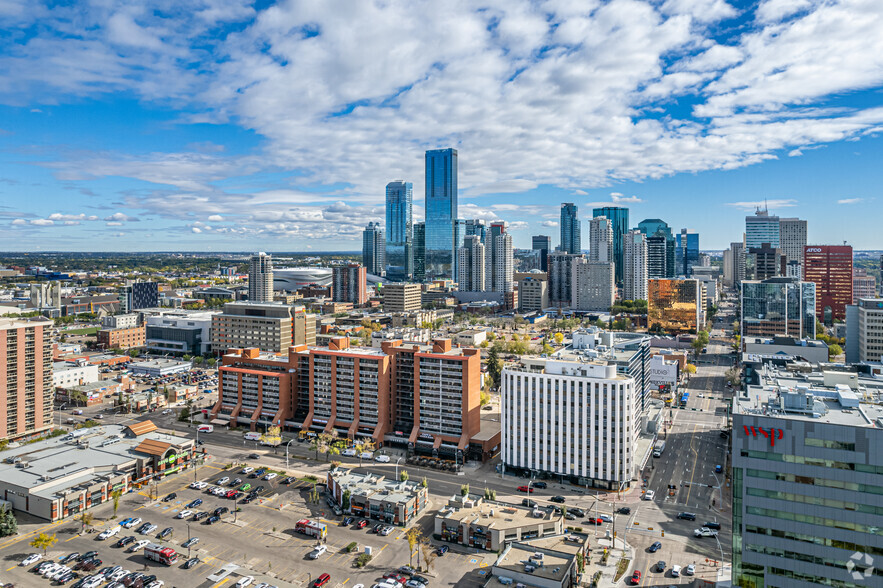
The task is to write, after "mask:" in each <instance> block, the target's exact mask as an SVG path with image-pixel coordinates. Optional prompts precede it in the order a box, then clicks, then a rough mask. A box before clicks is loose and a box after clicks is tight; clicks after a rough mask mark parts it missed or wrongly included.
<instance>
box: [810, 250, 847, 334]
mask: <svg viewBox="0 0 883 588" xmlns="http://www.w3.org/2000/svg"><path fill="white" fill-rule="evenodd" d="M803 275H804V279H805V280H806V281H807V282H814V283H815V285H816V301H817V302H816V316H817V317H818V319H819V320H820V321H821V322H822V323H824V324H826V325H831V324H833V322H834V320H835V319H837V320H845V319H846V305H848V304H852V247H851V246H849V245H810V246H807V247H804V248H803Z"/></svg>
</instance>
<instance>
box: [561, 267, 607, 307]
mask: <svg viewBox="0 0 883 588" xmlns="http://www.w3.org/2000/svg"><path fill="white" fill-rule="evenodd" d="M572 272H573V277H572V278H571V280H572V282H571V290H572V292H571V295H570V307H571V308H572V309H573V310H597V311H599V312H607V311H609V310H610V307H611V306H613V302H614V299H615V298H616V284H614V282H613V273H614V270H613V264H612V263H609V262H603V261H589V260H588V259H586V258H585V257H582V256H580V257H577V258H574V259H573V265H572Z"/></svg>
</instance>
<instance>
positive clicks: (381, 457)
mask: <svg viewBox="0 0 883 588" xmlns="http://www.w3.org/2000/svg"><path fill="white" fill-rule="evenodd" d="M374 461H378V462H380V463H389V456H388V455H378V456H377V457H375V458H374Z"/></svg>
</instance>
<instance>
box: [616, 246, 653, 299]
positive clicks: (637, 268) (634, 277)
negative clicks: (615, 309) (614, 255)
mask: <svg viewBox="0 0 883 588" xmlns="http://www.w3.org/2000/svg"><path fill="white" fill-rule="evenodd" d="M623 240H624V241H625V242H624V243H623V249H622V257H623V263H624V264H625V268H623V272H622V285H623V288H622V298H623V300H647V262H648V259H647V237H646V236H645V235H644V234H643V233H641V232H640V231H629V232H628V233H626V235H625V236H624V237H623Z"/></svg>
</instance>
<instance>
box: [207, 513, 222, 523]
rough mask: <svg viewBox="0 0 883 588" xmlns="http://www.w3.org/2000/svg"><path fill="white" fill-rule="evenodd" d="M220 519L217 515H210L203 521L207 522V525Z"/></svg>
mask: <svg viewBox="0 0 883 588" xmlns="http://www.w3.org/2000/svg"><path fill="white" fill-rule="evenodd" d="M220 520H221V517H219V516H218V515H214V516H210V517H209V518H208V519H207V520H206V521H205V524H207V525H213V524H215V523H217V522H218V521H220Z"/></svg>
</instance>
